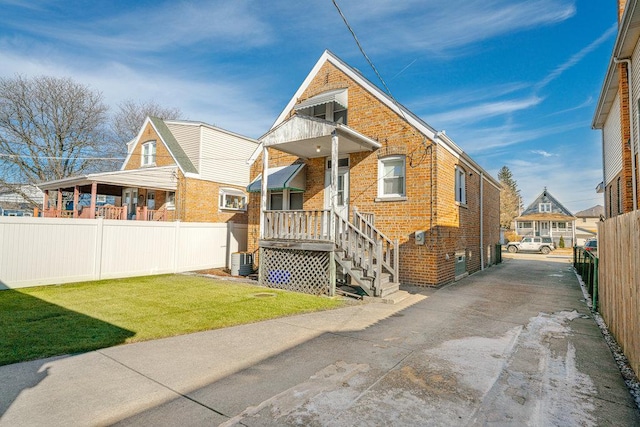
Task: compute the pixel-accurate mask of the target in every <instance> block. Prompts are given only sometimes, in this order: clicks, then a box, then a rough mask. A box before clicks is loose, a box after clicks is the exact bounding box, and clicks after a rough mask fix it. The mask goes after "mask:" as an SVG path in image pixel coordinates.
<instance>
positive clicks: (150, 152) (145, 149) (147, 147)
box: [141, 141, 156, 166]
mask: <svg viewBox="0 0 640 427" xmlns="http://www.w3.org/2000/svg"><path fill="white" fill-rule="evenodd" d="M141 164H142V166H151V165H155V164H156V142H155V141H149V142H145V143H144V144H142V163H141Z"/></svg>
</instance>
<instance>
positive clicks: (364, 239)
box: [334, 213, 380, 289]
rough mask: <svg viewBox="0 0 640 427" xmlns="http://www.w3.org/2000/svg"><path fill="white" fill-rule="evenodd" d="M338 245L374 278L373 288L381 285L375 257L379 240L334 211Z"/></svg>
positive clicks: (357, 265)
mask: <svg viewBox="0 0 640 427" xmlns="http://www.w3.org/2000/svg"><path fill="white" fill-rule="evenodd" d="M334 215H335V236H336V240H335V243H336V245H337V246H338V247H339V248H340V249H342V250H343V251H344V253H345V255H346V256H347V257H350V258H351V259H352V260H353V263H354V265H355V266H356V267H359V268H362V269H363V271H364V272H366V275H367V276H369V277H373V278H374V283H373V288H374V289H378V288H379V287H380V286H379V284H380V274H376V269H375V268H376V267H375V263H374V259H376V256H377V251H378V246H379V245H378V242H376V241H375V240H373V239H371V238H370V237H369V236H367V235H366V234H365V233H363V232H362V231H361V230H359V229H358V228H357V227H356V226H355V225H354V224H352V223H351V222H350V221H349V220H348V219H346V218H344V217H343V216H341V215H339V214H338V213H334ZM378 265H380V263H378Z"/></svg>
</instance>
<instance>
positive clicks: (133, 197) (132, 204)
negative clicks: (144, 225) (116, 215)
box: [122, 188, 138, 219]
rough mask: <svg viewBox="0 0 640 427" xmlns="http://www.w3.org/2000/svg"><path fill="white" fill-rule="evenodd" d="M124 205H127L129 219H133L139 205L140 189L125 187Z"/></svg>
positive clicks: (123, 194)
mask: <svg viewBox="0 0 640 427" xmlns="http://www.w3.org/2000/svg"><path fill="white" fill-rule="evenodd" d="M122 206H126V207H127V219H132V218H133V217H134V216H135V214H136V207H137V206H138V189H137V188H125V189H124V190H122Z"/></svg>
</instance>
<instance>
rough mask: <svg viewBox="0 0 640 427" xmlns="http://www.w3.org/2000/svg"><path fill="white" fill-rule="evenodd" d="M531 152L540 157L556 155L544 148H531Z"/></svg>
mask: <svg viewBox="0 0 640 427" xmlns="http://www.w3.org/2000/svg"><path fill="white" fill-rule="evenodd" d="M531 153H533V154H539V155H541V156H542V157H553V156H557V154H553V153H549V152H548V151H544V150H531Z"/></svg>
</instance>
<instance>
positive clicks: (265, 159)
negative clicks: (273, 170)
mask: <svg viewBox="0 0 640 427" xmlns="http://www.w3.org/2000/svg"><path fill="white" fill-rule="evenodd" d="M268 170H269V148H267V146H265V145H264V142H263V143H262V188H261V190H260V238H261V239H264V226H265V224H264V223H265V216H266V212H267V193H268V188H269V187H268V185H267V180H268V179H269V178H268V176H267V175H268V173H267V171H268ZM260 258H262V257H260Z"/></svg>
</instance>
